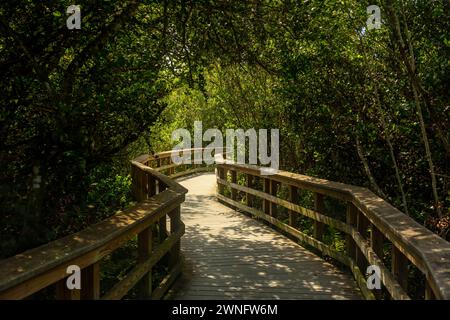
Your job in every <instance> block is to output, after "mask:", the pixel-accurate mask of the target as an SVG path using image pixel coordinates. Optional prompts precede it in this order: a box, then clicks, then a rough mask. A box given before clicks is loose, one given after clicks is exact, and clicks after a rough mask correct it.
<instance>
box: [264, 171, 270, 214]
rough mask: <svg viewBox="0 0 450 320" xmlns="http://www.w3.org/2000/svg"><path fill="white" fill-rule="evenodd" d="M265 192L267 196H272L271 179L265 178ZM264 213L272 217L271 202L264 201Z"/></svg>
mask: <svg viewBox="0 0 450 320" xmlns="http://www.w3.org/2000/svg"><path fill="white" fill-rule="evenodd" d="M263 179H264V181H263V191H264V192H265V193H267V194H270V179H269V178H263ZM263 212H264V213H265V214H268V215H270V201H269V200H267V199H264V200H263Z"/></svg>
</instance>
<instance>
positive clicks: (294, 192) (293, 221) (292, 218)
mask: <svg viewBox="0 0 450 320" xmlns="http://www.w3.org/2000/svg"><path fill="white" fill-rule="evenodd" d="M289 202H292V203H293V204H297V203H298V188H297V187H295V186H292V185H289ZM289 225H290V226H291V227H294V228H297V225H298V213H297V212H295V211H293V210H289Z"/></svg>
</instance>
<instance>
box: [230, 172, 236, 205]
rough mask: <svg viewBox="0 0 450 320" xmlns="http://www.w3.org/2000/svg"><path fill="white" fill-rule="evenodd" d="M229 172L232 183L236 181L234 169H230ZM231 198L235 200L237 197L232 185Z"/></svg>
mask: <svg viewBox="0 0 450 320" xmlns="http://www.w3.org/2000/svg"><path fill="white" fill-rule="evenodd" d="M230 174H231V182H232V183H237V172H236V170H230ZM231 199H232V200H234V201H236V199H237V190H236V189H234V188H233V187H231Z"/></svg>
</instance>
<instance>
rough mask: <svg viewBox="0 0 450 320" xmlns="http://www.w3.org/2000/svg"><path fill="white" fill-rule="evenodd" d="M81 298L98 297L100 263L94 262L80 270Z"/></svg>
mask: <svg viewBox="0 0 450 320" xmlns="http://www.w3.org/2000/svg"><path fill="white" fill-rule="evenodd" d="M81 299H83V300H98V299H100V263H99V262H96V263H94V264H91V265H90V266H87V267H86V268H84V269H83V270H81Z"/></svg>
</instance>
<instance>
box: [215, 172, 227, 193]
mask: <svg viewBox="0 0 450 320" xmlns="http://www.w3.org/2000/svg"><path fill="white" fill-rule="evenodd" d="M217 175H218V176H219V178H220V179H222V180H225V177H226V171H225V168H223V167H220V166H217ZM217 192H218V193H219V194H221V195H224V193H225V186H224V185H223V184H221V183H219V184H218V186H217Z"/></svg>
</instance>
